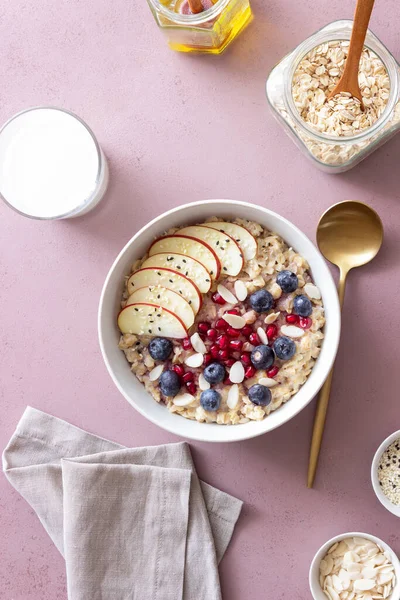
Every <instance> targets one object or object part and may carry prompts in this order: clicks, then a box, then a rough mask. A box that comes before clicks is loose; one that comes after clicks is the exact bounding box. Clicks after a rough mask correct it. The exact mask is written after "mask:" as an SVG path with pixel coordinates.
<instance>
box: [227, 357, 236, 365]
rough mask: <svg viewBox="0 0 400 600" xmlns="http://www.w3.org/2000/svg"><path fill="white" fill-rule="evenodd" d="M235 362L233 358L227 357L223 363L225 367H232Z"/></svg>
mask: <svg viewBox="0 0 400 600" xmlns="http://www.w3.org/2000/svg"><path fill="white" fill-rule="evenodd" d="M235 362H236V359H235V358H228V360H225V361H224V365H225V366H227V367H232V366H233V365H234V364H235Z"/></svg>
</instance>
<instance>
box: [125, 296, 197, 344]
mask: <svg viewBox="0 0 400 600" xmlns="http://www.w3.org/2000/svg"><path fill="white" fill-rule="evenodd" d="M132 306H151V307H153V308H160V307H159V306H157V305H156V304H150V303H149V302H138V303H137V304H128V306H125V307H124V308H123V309H122V310H120V311H119V313H118V316H117V322H118V319H119V316H120V314H121V313H122V312H123V311H124V310H126V309H127V308H131V307H132ZM162 310H165V312H167V313H169V314H170V315H172V316H173V317H175V319H176V320H177V321H179V323H180V324H181V325H182V328H183V330H184V331H185V332H186V335H187V334H188V329H187V327H186V325H185V324H184V322H183V321H182V319H181V318H180V317H178V315H176V314H175V313H173V312H172V311H171V310H168V308H162ZM154 337H156V336H154ZM172 339H173V338H172Z"/></svg>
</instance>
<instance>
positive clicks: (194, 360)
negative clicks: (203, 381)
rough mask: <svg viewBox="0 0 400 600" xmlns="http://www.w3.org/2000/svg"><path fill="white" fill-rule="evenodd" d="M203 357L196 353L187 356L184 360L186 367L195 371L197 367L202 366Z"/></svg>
mask: <svg viewBox="0 0 400 600" xmlns="http://www.w3.org/2000/svg"><path fill="white" fill-rule="evenodd" d="M203 360H204V359H203V355H202V354H201V352H198V353H197V354H191V355H190V356H188V357H187V358H186V359H185V365H187V366H188V367H192V369H196V368H197V367H201V365H202V364H203Z"/></svg>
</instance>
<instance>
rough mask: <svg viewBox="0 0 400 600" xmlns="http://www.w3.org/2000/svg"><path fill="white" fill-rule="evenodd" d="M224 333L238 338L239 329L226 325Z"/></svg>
mask: <svg viewBox="0 0 400 600" xmlns="http://www.w3.org/2000/svg"><path fill="white" fill-rule="evenodd" d="M226 333H227V334H228V335H229V337H231V338H238V337H239V336H240V330H239V329H233V327H228V329H227V330H226Z"/></svg>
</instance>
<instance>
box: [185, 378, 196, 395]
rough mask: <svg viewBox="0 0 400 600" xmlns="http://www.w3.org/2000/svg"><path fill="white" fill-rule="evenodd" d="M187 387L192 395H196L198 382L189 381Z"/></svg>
mask: <svg viewBox="0 0 400 600" xmlns="http://www.w3.org/2000/svg"><path fill="white" fill-rule="evenodd" d="M186 387H187V389H188V392H189V394H192V396H195V395H196V392H197V388H196V384H195V383H194V382H193V381H191V382H190V383H187V384H186Z"/></svg>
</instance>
